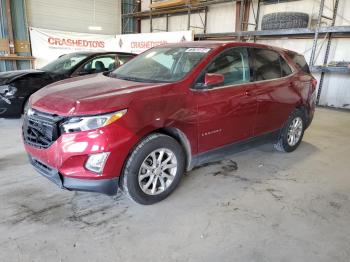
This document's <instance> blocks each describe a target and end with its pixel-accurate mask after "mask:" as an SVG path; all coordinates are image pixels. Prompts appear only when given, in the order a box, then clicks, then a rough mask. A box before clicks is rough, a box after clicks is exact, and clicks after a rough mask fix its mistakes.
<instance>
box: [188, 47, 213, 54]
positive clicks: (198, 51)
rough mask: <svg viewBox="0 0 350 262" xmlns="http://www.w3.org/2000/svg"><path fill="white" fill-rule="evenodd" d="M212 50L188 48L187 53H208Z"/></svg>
mask: <svg viewBox="0 0 350 262" xmlns="http://www.w3.org/2000/svg"><path fill="white" fill-rule="evenodd" d="M209 51H210V48H187V49H186V51H185V52H186V53H208V52H209Z"/></svg>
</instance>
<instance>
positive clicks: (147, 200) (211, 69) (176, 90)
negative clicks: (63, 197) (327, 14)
mask: <svg viewBox="0 0 350 262" xmlns="http://www.w3.org/2000/svg"><path fill="white" fill-rule="evenodd" d="M315 88H316V80H315V79H314V78H313V76H312V75H311V74H310V72H309V69H308V66H307V64H306V62H305V59H304V57H303V56H302V55H299V54H297V53H294V52H291V51H288V50H283V49H278V48H274V47H270V46H266V45H258V44H249V43H227V42H226V43H222V42H187V43H181V44H169V45H164V46H160V47H155V48H152V49H150V50H148V51H146V52H145V53H143V54H141V55H139V56H137V57H136V58H134V59H133V60H131V61H130V62H128V63H127V64H125V65H123V66H121V67H120V68H118V69H117V70H115V71H113V72H112V73H110V74H109V75H107V74H95V75H91V76H86V77H83V78H75V79H67V80H64V81H61V82H59V83H55V84H52V85H50V86H49V87H47V88H43V89H42V90H40V91H38V92H37V93H35V94H34V95H33V96H31V99H30V105H29V108H30V109H29V110H28V112H27V114H26V116H25V118H24V122H23V137H24V144H25V149H26V151H27V152H28V154H29V158H30V162H31V163H32V165H33V166H34V167H35V169H36V170H37V171H39V172H40V173H41V174H42V175H44V176H45V177H47V178H49V179H50V180H52V181H53V182H55V183H56V184H57V185H59V186H60V187H61V188H65V189H69V190H83V191H93V192H101V193H105V194H110V195H112V194H115V193H116V192H117V188H118V186H119V187H121V188H122V189H123V190H124V191H125V192H126V193H127V194H128V195H129V196H130V197H131V199H133V200H134V201H136V202H138V203H141V204H152V203H155V202H158V201H160V200H162V199H164V198H165V197H167V196H168V195H169V194H170V193H171V192H172V191H173V190H174V189H175V187H176V186H177V185H178V183H179V181H180V179H181V177H182V175H183V174H184V172H185V171H186V170H191V169H192V168H193V167H194V166H197V165H200V164H203V163H206V162H209V161H213V160H217V159H221V158H224V157H227V156H228V155H229V154H231V153H232V152H235V151H236V150H237V149H242V148H243V149H244V148H246V147H247V145H249V144H250V145H251V144H252V143H250V142H253V141H271V140H270V139H272V141H273V142H274V144H275V147H276V148H277V149H278V150H280V151H285V152H291V151H293V150H295V149H296V148H297V147H298V145H299V144H300V142H301V140H302V137H303V134H304V130H305V129H306V128H307V127H308V126H309V125H310V123H311V120H312V118H313V114H314V110H315ZM268 138H269V140H268Z"/></svg>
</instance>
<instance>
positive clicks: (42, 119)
mask: <svg viewBox="0 0 350 262" xmlns="http://www.w3.org/2000/svg"><path fill="white" fill-rule="evenodd" d="M60 120H61V118H60V117H58V116H56V115H51V114H47V113H42V112H39V111H36V110H32V114H31V115H26V116H25V117H24V119H23V128H22V129H23V130H22V131H23V138H24V142H25V143H26V144H28V145H31V146H34V147H37V148H48V147H49V146H51V145H52V143H53V142H55V141H56V140H57V138H58V137H59V130H58V122H59V121H60Z"/></svg>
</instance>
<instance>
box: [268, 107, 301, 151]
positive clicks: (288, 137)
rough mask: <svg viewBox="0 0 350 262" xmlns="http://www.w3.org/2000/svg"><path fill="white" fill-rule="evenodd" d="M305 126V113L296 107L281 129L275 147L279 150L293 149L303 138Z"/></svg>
mask: <svg viewBox="0 0 350 262" xmlns="http://www.w3.org/2000/svg"><path fill="white" fill-rule="evenodd" d="M305 126H306V123H305V114H304V113H303V112H302V111H301V110H299V109H296V110H295V111H294V112H293V113H292V114H291V115H290V116H289V118H288V120H287V122H286V123H285V124H284V126H283V128H282V129H281V131H280V134H279V136H278V141H277V143H276V144H275V145H274V146H275V148H276V149H277V150H278V151H281V152H292V151H294V150H295V149H296V148H297V147H298V146H299V144H300V143H301V140H302V139H303V136H304V131H305Z"/></svg>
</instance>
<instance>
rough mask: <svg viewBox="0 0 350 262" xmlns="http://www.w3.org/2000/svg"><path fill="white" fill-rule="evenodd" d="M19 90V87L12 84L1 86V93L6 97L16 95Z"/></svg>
mask: <svg viewBox="0 0 350 262" xmlns="http://www.w3.org/2000/svg"><path fill="white" fill-rule="evenodd" d="M16 92H17V88H16V87H14V86H10V85H4V86H0V95H3V96H5V97H11V96H14V95H15V94H16Z"/></svg>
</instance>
